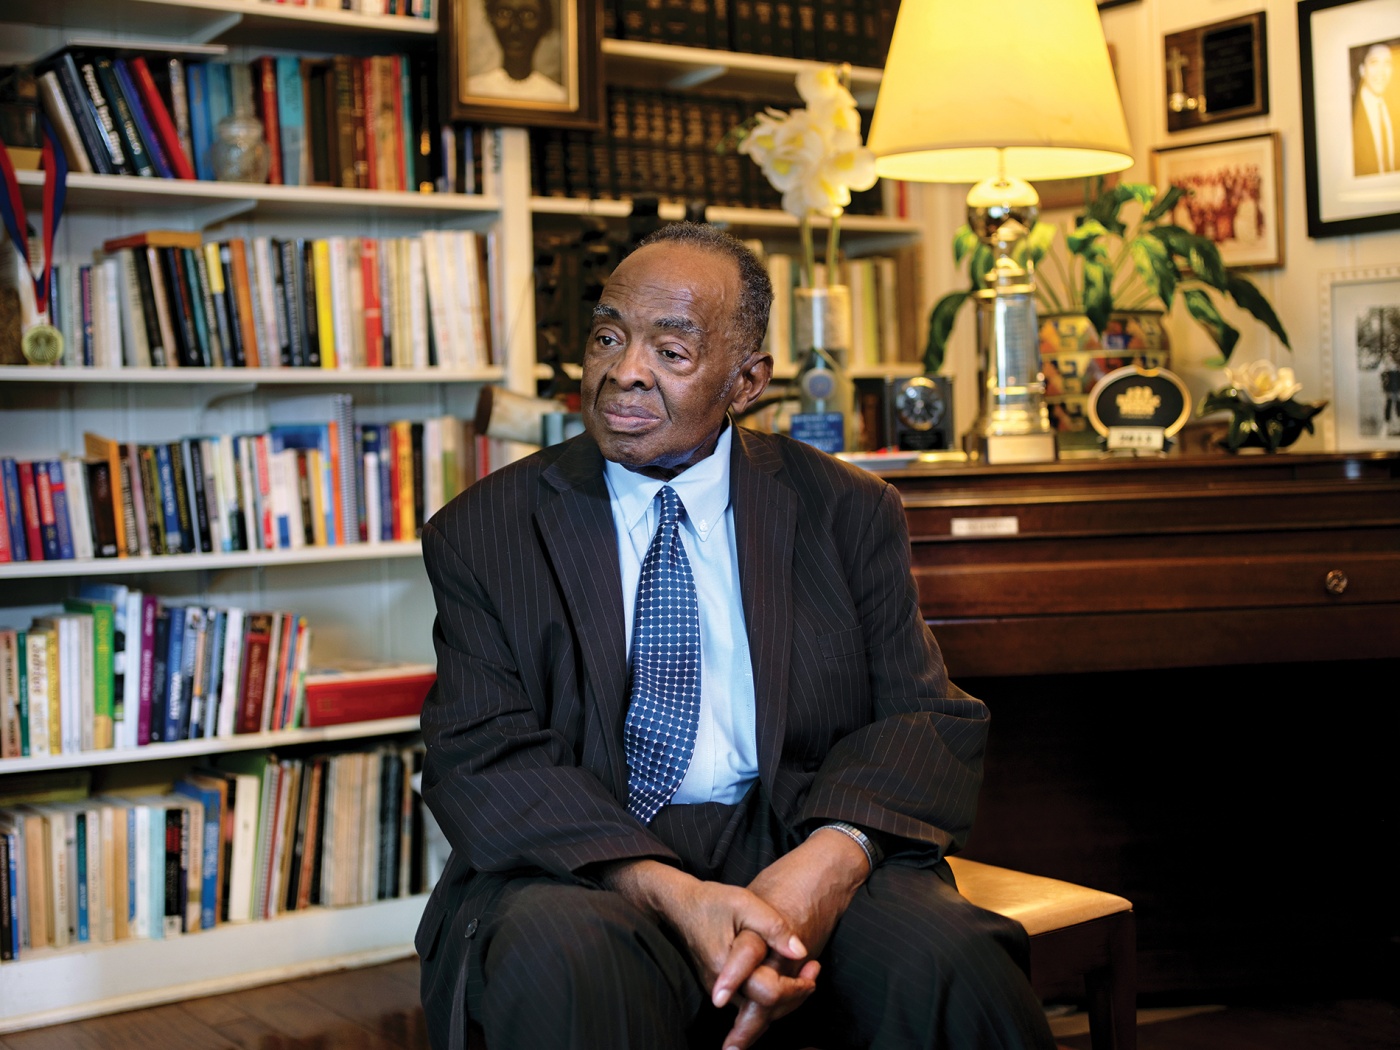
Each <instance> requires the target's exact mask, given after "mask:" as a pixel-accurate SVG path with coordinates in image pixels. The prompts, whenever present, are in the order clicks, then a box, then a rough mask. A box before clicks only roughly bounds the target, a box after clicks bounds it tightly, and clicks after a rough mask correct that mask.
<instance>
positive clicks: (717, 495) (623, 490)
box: [603, 421, 734, 540]
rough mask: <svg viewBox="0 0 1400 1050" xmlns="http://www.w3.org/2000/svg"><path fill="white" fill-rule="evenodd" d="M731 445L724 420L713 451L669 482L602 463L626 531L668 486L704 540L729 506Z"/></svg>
mask: <svg viewBox="0 0 1400 1050" xmlns="http://www.w3.org/2000/svg"><path fill="white" fill-rule="evenodd" d="M733 444H734V428H733V426H731V425H730V424H729V423H728V421H726V422H725V426H724V429H723V430H722V431H720V435H719V440H718V442H716V444H715V450H714V452H712V453H710V455H708V456H706V457H705V458H704V459H702V460H701V461H700V462H699V463H696V464H695V465H694V466H691V467H688V468H687V469H685V470H683V471H682V472H681V473H679V474H677V475H676V476H675V477H674V478H672V479H671V480H670V481H658V480H657V479H656V478H649V477H647V476H646V475H645V474H638V473H637V472H636V471H632V470H628V469H627V468H626V467H624V466H623V465H622V464H620V463H614V462H612V461H611V460H605V461H604V463H603V477H604V478H605V479H606V480H607V483H608V492H609V494H610V495H611V496H612V499H613V502H614V503H615V504H616V505H617V506H618V507H619V508H620V509H621V511H622V520H623V523H624V524H625V525H626V526H627V530H628V531H629V532H630V531H631V530H633V529H635V528H636V527H637V526H638V525H639V524H640V523H641V521H642V520H643V518H644V517H645V515H646V513H647V511H649V510H650V509H651V506H652V503H653V502H654V501H655V499H656V494H657V493H658V492H660V491H661V487H662V486H663V485H670V486H671V487H672V488H673V489H675V490H676V495H677V496H679V497H680V498H681V503H683V504H684V505H685V520H686V522H688V523H689V524H690V527H691V530H692V531H693V532H694V533H695V534H696V535H697V536H698V537H699V538H700V539H701V540H704V539H707V538H708V537H709V535H710V530H711V529H713V528H714V527H715V526H716V525H717V524H719V522H720V521H721V520H722V519H723V517H724V512H725V510H726V509H727V508H728V507H729V454H730V450H731V449H732V447H733Z"/></svg>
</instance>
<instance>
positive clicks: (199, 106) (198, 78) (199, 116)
mask: <svg viewBox="0 0 1400 1050" xmlns="http://www.w3.org/2000/svg"><path fill="white" fill-rule="evenodd" d="M185 91H186V93H187V94H188V95H189V100H190V101H189V106H190V145H191V148H192V149H193V150H194V156H193V157H191V158H190V160H191V161H193V163H194V173H195V175H196V176H198V177H199V178H201V179H203V180H204V181H206V182H212V181H213V179H214V166H213V165H212V164H210V163H209V147H210V146H212V145H213V144H214V126H213V125H212V124H211V123H210V122H209V78H208V66H207V65H206V64H205V63H203V62H190V63H189V64H187V65H186V66H185Z"/></svg>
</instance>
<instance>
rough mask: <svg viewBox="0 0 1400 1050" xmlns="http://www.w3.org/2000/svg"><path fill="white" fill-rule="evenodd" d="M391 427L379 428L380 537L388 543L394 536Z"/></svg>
mask: <svg viewBox="0 0 1400 1050" xmlns="http://www.w3.org/2000/svg"><path fill="white" fill-rule="evenodd" d="M389 448H390V445H389V428H388V427H387V426H381V427H380V428H379V521H380V526H379V538H380V539H381V540H384V541H385V542H386V543H388V542H392V540H393V538H394V524H395V522H394V465H393V463H391V462H390V459H391V458H392V457H391V455H390V452H389Z"/></svg>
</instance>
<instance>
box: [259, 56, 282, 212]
mask: <svg viewBox="0 0 1400 1050" xmlns="http://www.w3.org/2000/svg"><path fill="white" fill-rule="evenodd" d="M253 102H254V104H255V105H256V106H257V108H258V117H259V118H260V119H261V120H262V122H263V138H265V139H266V140H267V156H268V165H267V181H268V184H269V185H272V186H280V185H282V130H281V125H279V124H278V122H277V60H276V59H275V58H273V57H272V56H271V55H263V56H262V58H258V59H254V60H253Z"/></svg>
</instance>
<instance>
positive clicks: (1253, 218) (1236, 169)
mask: <svg viewBox="0 0 1400 1050" xmlns="http://www.w3.org/2000/svg"><path fill="white" fill-rule="evenodd" d="M1282 164H1283V159H1282V156H1281V151H1280V149H1279V135H1278V132H1277V131H1269V132H1265V133H1264V134H1262V135H1245V136H1242V137H1240V138H1235V139H1222V140H1220V141H1218V142H1198V143H1194V144H1193V145H1190V146H1171V147H1168V148H1166V149H1159V150H1155V151H1153V154H1152V169H1153V174H1152V179H1153V181H1154V182H1155V183H1156V184H1157V186H1158V188H1159V189H1161V188H1165V187H1167V186H1177V187H1180V188H1181V190H1182V191H1183V192H1182V195H1181V198H1180V200H1178V201H1177V204H1176V208H1175V210H1174V212H1173V214H1172V221H1173V222H1175V223H1176V225H1178V226H1180V227H1182V228H1183V229H1186V230H1190V231H1191V232H1192V233H1196V234H1200V235H1201V236H1202V237H1209V238H1210V239H1211V240H1212V241H1214V242H1215V244H1216V246H1217V247H1219V249H1220V257H1221V258H1222V259H1223V260H1224V261H1225V264H1226V265H1227V266H1235V267H1240V268H1250V269H1262V268H1264V267H1269V266H1282V265H1283V200H1282V194H1281V192H1280V189H1281V185H1282V181H1283V167H1282Z"/></svg>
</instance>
